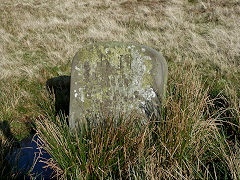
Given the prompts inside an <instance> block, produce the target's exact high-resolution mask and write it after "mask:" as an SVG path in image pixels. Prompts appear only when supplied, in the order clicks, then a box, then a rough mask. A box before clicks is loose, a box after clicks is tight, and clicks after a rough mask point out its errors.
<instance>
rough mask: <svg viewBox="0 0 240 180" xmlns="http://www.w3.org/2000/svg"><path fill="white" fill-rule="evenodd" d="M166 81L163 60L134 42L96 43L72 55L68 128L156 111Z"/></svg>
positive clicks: (158, 108) (165, 65)
mask: <svg viewBox="0 0 240 180" xmlns="http://www.w3.org/2000/svg"><path fill="white" fill-rule="evenodd" d="M166 81H167V64H166V61H165V59H164V58H163V57H162V56H161V55H160V54H159V53H158V52H157V51H155V50H154V49H152V48H149V47H146V46H143V45H138V44H134V43H119V42H108V43H96V44H92V45H88V46H86V47H83V48H82V49H80V50H79V52H77V53H76V55H75V57H74V59H73V63H72V72H71V90H70V91H71V92H70V122H69V123H70V128H71V129H74V128H76V126H77V124H81V123H87V121H89V122H88V123H90V124H97V123H98V122H97V119H99V118H98V116H101V115H113V116H115V117H116V116H118V115H119V114H121V113H124V114H125V115H127V114H128V113H131V112H133V111H135V112H137V113H139V114H147V116H146V118H147V117H149V116H151V115H152V114H155V116H158V115H157V114H159V112H160V105H161V101H162V100H163V98H164V93H165V88H166Z"/></svg>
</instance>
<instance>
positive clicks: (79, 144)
mask: <svg viewBox="0 0 240 180" xmlns="http://www.w3.org/2000/svg"><path fill="white" fill-rule="evenodd" d="M174 69H175V71H173V72H171V73H170V77H169V79H170V80H169V82H168V96H167V98H166V101H165V105H164V106H163V107H162V117H161V119H156V120H154V121H153V122H149V123H147V124H145V125H141V123H140V122H141V117H138V116H135V115H134V113H133V114H132V116H129V117H126V116H124V115H122V116H121V117H120V118H119V119H116V118H114V117H109V116H102V118H100V119H99V122H104V123H99V124H98V126H94V127H91V126H88V125H84V126H83V128H82V130H81V131H79V132H77V133H71V132H70V130H69V127H68V126H67V123H66V121H65V120H64V118H63V117H58V116H57V117H54V116H52V117H50V116H49V117H45V118H42V119H41V120H40V121H37V132H38V133H39V135H40V137H41V138H42V140H43V142H45V147H44V148H45V149H46V150H47V151H48V152H49V153H50V154H51V156H52V159H51V160H49V161H47V162H46V163H47V164H48V166H50V167H52V168H53V169H54V170H55V171H56V174H57V175H58V177H62V178H71V179H76V178H83V179H121V178H122V179H126V178H129V179H130V178H132V179H170V178H173V179H195V178H197V179H219V178H221V177H225V178H233V179H238V178H239V177H240V176H239V175H240V174H239V169H240V163H239V160H238V157H239V145H238V143H235V147H232V146H231V145H230V143H229V141H228V140H227V139H226V137H225V136H224V133H223V132H222V131H221V127H222V126H223V124H222V119H221V118H220V114H221V113H222V112H221V111H222V110H216V111H212V106H213V103H212V102H213V100H212V99H210V98H209V90H208V89H206V88H204V84H203V83H202V80H201V78H200V77H199V76H198V75H197V72H196V70H195V69H194V68H193V67H192V66H191V65H189V64H188V63H186V64H185V65H183V66H181V67H179V66H176V67H174ZM183 72H184V73H183ZM179 74H182V76H179ZM115 121H118V122H119V123H118V126H117V127H116V126H115V125H114V123H113V122H115Z"/></svg>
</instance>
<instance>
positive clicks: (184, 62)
mask: <svg viewBox="0 0 240 180" xmlns="http://www.w3.org/2000/svg"><path fill="white" fill-rule="evenodd" d="M0 12H1V13H0V54H1V58H0V79H1V80H0V101H1V102H2V103H0V122H1V124H5V125H7V126H6V127H7V128H9V131H8V133H7V134H8V136H11V137H12V136H13V137H16V138H17V139H18V140H19V139H22V138H23V137H26V136H28V135H29V133H30V131H31V127H30V122H32V121H33V120H35V119H39V118H40V117H42V116H46V113H48V114H54V108H53V107H52V109H51V106H50V105H51V102H49V101H50V100H49V97H48V96H47V95H46V93H45V89H44V88H45V83H46V81H47V80H48V79H49V78H52V77H56V76H60V75H64V74H66V75H70V67H71V60H72V58H73V56H74V54H75V53H76V52H77V50H78V49H79V48H81V47H82V46H84V45H86V44H88V43H92V42H98V41H110V40H112V41H125V42H137V43H140V44H145V45H148V46H150V47H153V48H155V49H157V50H159V51H160V52H161V53H162V54H163V56H164V57H165V58H166V60H167V61H168V64H169V77H170V78H169V87H170V85H171V84H174V83H176V84H177V83H178V82H177V81H178V80H179V79H178V78H176V77H184V78H189V79H187V80H189V81H191V80H192V78H190V77H188V76H184V74H186V73H187V72H189V69H191V71H192V73H193V76H194V77H195V78H193V79H195V80H196V79H197V80H199V83H203V84H204V86H201V87H204V88H209V91H208V95H209V97H210V98H212V99H214V98H216V97H217V99H220V100H217V101H216V100H212V101H211V102H212V103H213V104H214V108H213V109H212V110H211V111H212V113H213V112H217V111H219V109H221V110H222V109H224V108H225V109H226V108H230V109H231V110H229V111H227V113H221V118H222V120H224V121H225V120H230V121H231V123H234V124H235V126H234V127H235V128H233V127H232V126H231V127H228V126H227V130H226V131H227V134H228V136H231V134H234V135H237V136H238V137H239V136H240V135H239V134H240V133H239V127H237V125H239V124H240V123H239V121H240V120H239V117H240V116H239V112H240V111H239V109H240V108H239V97H240V94H239V89H240V68H239V66H240V21H239V18H240V2H239V1H238V0H188V1H187V0H128V1H127V0H111V1H110V0H93V1H92V0H91V1H90V0H83V1H79V2H76V1H73V0H68V1H65V0H58V1H54V0H49V1H45V0H36V1H34V0H25V1H18V0H16V1H8V0H0ZM174 73H177V74H174ZM183 88H186V89H189V90H186V92H187V93H194V92H192V91H190V90H191V88H192V87H183ZM172 91H174V90H173V89H170V88H169V96H170V97H171V96H174V93H173V92H172ZM172 93H173V94H172ZM210 114H211V113H210ZM226 116H227V117H228V119H226V118H225V119H224V117H226ZM4 127H5V126H4ZM6 127H5V128H6ZM0 128H1V129H2V130H1V131H0V132H1V139H2V140H3V141H4V142H5V140H6V137H4V135H3V134H4V133H3V132H6V131H4V130H3V126H0ZM5 134H6V133H5ZM231 138H234V137H231ZM2 140H1V144H2ZM1 163H2V162H0V164H1Z"/></svg>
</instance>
